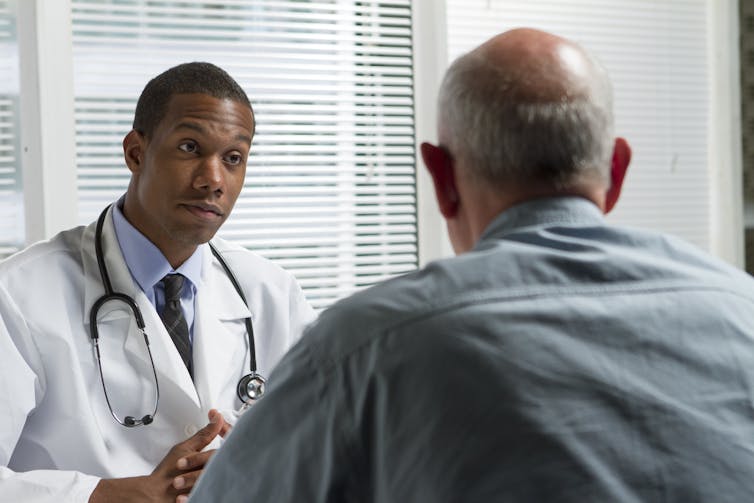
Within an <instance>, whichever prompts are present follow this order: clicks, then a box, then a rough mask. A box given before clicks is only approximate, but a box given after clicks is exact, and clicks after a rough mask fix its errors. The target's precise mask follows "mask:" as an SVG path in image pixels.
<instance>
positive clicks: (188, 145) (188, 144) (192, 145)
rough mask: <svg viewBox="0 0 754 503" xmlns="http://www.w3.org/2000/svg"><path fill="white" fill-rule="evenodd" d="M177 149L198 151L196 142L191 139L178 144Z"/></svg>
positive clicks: (187, 151) (193, 152)
mask: <svg viewBox="0 0 754 503" xmlns="http://www.w3.org/2000/svg"><path fill="white" fill-rule="evenodd" d="M178 149H179V150H183V151H184V152H186V153H188V154H195V153H196V152H198V151H199V146H198V145H197V144H196V142H193V141H185V142H183V143H181V144H180V145H178Z"/></svg>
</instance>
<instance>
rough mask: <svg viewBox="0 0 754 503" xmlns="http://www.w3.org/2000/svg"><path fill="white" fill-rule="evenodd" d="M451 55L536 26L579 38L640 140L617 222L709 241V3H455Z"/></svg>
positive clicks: (632, 139)
mask: <svg viewBox="0 0 754 503" xmlns="http://www.w3.org/2000/svg"><path fill="white" fill-rule="evenodd" d="M447 7H448V8H447V13H448V16H447V19H448V22H447V28H448V54H449V57H450V58H451V60H452V59H455V57H457V56H458V55H460V54H461V53H463V52H465V51H467V50H469V49H471V48H473V47H474V46H476V45H477V44H479V43H481V42H483V41H484V40H486V39H487V38H489V37H491V36H493V35H494V34H496V33H498V32H501V31H504V30H506V29H510V28H514V27H520V26H530V27H534V28H539V29H544V30H548V31H552V32H554V33H557V34H559V35H563V36H565V37H568V38H571V39H574V40H576V41H577V42H579V43H581V44H583V45H584V46H585V47H586V48H587V49H588V50H590V51H591V52H592V53H593V54H595V55H596V56H597V57H598V58H599V59H600V61H601V62H602V63H603V64H604V65H605V66H606V67H607V70H608V72H609V73H610V76H611V78H612V81H613V87H614V94H615V117H616V134H617V135H619V136H623V137H625V138H626V139H628V141H629V143H630V144H631V145H632V147H633V160H632V162H631V166H630V167H629V172H628V175H627V177H626V182H625V185H624V189H623V194H622V196H621V200H620V201H619V202H618V205H617V207H616V209H615V210H614V211H613V212H612V213H611V214H610V216H609V219H610V220H611V221H613V222H616V223H622V224H626V225H635V226H640V227H644V228H651V229H655V230H659V231H665V232H670V233H673V234H676V235H678V236H681V237H683V238H685V239H687V240H689V241H691V242H693V243H695V244H697V245H698V246H701V247H702V248H705V249H709V248H710V236H711V235H710V225H711V223H710V211H709V201H710V197H711V195H710V189H709V178H708V177H709V174H708V168H707V149H708V146H707V145H708V144H707V141H708V140H707V127H708V126H707V124H708V118H709V110H708V108H709V98H708V92H709V91H708V67H707V63H708V61H707V44H708V40H709V37H708V36H707V33H708V27H707V19H706V1H705V0H607V1H605V0H541V1H537V2H531V1H521V0H513V1H511V0H508V1H506V0H447Z"/></svg>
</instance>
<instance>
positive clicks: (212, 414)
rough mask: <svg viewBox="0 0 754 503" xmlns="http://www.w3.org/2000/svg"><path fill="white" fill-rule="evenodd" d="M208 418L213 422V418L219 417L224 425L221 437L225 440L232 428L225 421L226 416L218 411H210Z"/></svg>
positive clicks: (221, 429)
mask: <svg viewBox="0 0 754 503" xmlns="http://www.w3.org/2000/svg"><path fill="white" fill-rule="evenodd" d="M207 416H208V417H209V420H210V421H212V418H213V417H217V418H218V419H219V421H220V422H221V423H222V428H220V436H221V437H223V438H225V437H226V435H228V433H230V429H231V428H232V426H231V424H230V423H229V422H228V421H226V420H225V416H223V415H222V413H221V412H220V411H218V410H217V409H210V411H209V412H208V413H207Z"/></svg>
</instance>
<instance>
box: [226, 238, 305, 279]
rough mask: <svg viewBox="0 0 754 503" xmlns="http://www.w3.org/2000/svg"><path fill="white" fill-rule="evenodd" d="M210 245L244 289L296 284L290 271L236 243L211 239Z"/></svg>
mask: <svg viewBox="0 0 754 503" xmlns="http://www.w3.org/2000/svg"><path fill="white" fill-rule="evenodd" d="M212 245H213V246H214V247H215V249H216V250H217V251H218V252H219V253H220V255H222V257H223V259H224V260H225V261H226V262H227V263H228V265H229V266H230V268H231V270H232V271H233V272H234V273H235V275H236V276H237V277H238V280H239V282H240V283H241V284H242V285H243V286H244V287H251V286H253V285H254V284H256V285H257V286H264V285H266V286H268V287H269V286H273V285H277V286H279V287H283V288H286V289H287V288H290V286H291V284H292V283H293V284H296V285H297V284H298V283H297V281H296V278H295V277H294V276H293V274H292V273H291V272H290V271H287V270H285V269H283V268H282V267H281V266H279V265H277V264H275V263H274V262H273V261H271V260H269V259H267V258H265V257H263V256H261V255H259V254H258V253H255V252H254V251H251V250H249V249H248V248H244V247H243V246H241V245H239V244H237V243H231V242H229V241H225V240H224V239H222V238H218V237H215V238H213V239H212Z"/></svg>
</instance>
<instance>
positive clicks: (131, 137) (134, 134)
mask: <svg viewBox="0 0 754 503" xmlns="http://www.w3.org/2000/svg"><path fill="white" fill-rule="evenodd" d="M144 148H145V140H144V135H142V134H141V133H139V132H138V131H136V130H135V129H132V130H131V132H129V133H128V134H127V135H126V137H125V138H123V157H125V159H126V165H127V166H128V169H129V170H131V172H132V173H138V172H139V171H140V170H141V160H142V156H143V154H144Z"/></svg>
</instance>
